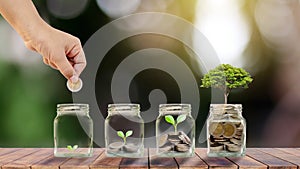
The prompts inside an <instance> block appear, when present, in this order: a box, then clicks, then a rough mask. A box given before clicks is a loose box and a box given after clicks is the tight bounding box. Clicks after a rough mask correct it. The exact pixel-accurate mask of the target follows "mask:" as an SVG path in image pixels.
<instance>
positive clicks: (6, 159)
mask: <svg viewBox="0 0 300 169" xmlns="http://www.w3.org/2000/svg"><path fill="white" fill-rule="evenodd" d="M36 151H38V150H37V149H32V148H24V149H18V150H17V151H13V152H12V153H8V154H5V155H2V156H0V167H1V166H3V165H5V164H7V163H10V162H12V161H15V160H17V159H19V158H22V157H24V156H27V155H29V154H32V153H34V152H36Z"/></svg>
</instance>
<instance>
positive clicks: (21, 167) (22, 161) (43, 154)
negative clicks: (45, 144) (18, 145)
mask: <svg viewBox="0 0 300 169" xmlns="http://www.w3.org/2000/svg"><path fill="white" fill-rule="evenodd" d="M35 150H37V151H36V152H34V153H32V154H29V155H27V156H24V157H22V158H19V159H17V160H14V161H11V162H9V163H7V164H5V165H3V166H2V169H10V168H15V169H16V168H18V169H30V167H31V165H33V164H34V163H36V162H38V161H40V160H43V159H45V158H47V157H49V156H50V154H51V153H52V149H49V148H48V149H35Z"/></svg>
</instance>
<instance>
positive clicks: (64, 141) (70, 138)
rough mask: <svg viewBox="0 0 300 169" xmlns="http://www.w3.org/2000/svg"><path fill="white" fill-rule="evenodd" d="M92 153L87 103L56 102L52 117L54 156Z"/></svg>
mask: <svg viewBox="0 0 300 169" xmlns="http://www.w3.org/2000/svg"><path fill="white" fill-rule="evenodd" d="M74 126H76V127H77V126H80V127H78V128H74ZM74 133H76V134H74ZM92 154H93V121H92V119H91V117H90V115H89V105H87V104H58V105H57V116H56V117H55V119H54V156H56V157H91V156H92Z"/></svg>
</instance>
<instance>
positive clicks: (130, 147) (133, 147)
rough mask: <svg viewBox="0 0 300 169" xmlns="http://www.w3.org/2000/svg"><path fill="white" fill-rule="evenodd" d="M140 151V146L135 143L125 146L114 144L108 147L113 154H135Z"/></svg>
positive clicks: (118, 143) (121, 143) (119, 143)
mask: <svg viewBox="0 0 300 169" xmlns="http://www.w3.org/2000/svg"><path fill="white" fill-rule="evenodd" d="M138 150H139V146H137V145H136V144H133V143H126V144H124V143H123V142H114V143H111V144H109V146H108V152H111V153H117V152H120V151H124V152H128V153H133V152H138Z"/></svg>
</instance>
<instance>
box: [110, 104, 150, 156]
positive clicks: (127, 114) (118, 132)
mask: <svg viewBox="0 0 300 169" xmlns="http://www.w3.org/2000/svg"><path fill="white" fill-rule="evenodd" d="M105 143H106V154H107V156H109V157H133V158H138V157H142V156H143V155H144V121H143V119H142V117H141V116H140V105H139V104H109V105H108V116H107V117H106V119H105Z"/></svg>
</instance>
